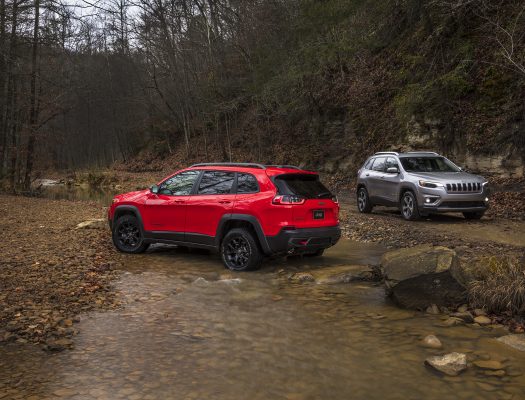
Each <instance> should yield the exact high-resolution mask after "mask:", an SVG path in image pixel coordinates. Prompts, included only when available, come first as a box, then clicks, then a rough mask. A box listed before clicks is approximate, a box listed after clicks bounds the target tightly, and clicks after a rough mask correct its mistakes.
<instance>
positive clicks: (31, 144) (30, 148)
mask: <svg viewBox="0 0 525 400" xmlns="http://www.w3.org/2000/svg"><path fill="white" fill-rule="evenodd" d="M39 24H40V0H35V22H34V27H33V45H32V51H31V93H30V103H31V105H30V110H29V137H28V140H27V160H26V170H25V177H24V188H25V189H26V190H27V189H29V186H30V185H31V172H32V170H33V159H34V150H35V139H36V132H35V130H36V121H37V118H38V115H37V114H38V111H37V107H38V106H37V92H36V79H37V76H36V75H37V59H38V31H39Z"/></svg>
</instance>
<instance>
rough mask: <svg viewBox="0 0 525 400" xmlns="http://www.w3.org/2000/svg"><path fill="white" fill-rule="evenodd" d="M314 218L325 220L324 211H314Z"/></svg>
mask: <svg viewBox="0 0 525 400" xmlns="http://www.w3.org/2000/svg"><path fill="white" fill-rule="evenodd" d="M313 217H314V219H324V210H314V211H313Z"/></svg>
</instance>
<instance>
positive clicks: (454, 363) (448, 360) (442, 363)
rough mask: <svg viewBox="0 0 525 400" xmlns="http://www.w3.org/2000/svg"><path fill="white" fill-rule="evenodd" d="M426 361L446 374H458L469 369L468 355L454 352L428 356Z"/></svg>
mask: <svg viewBox="0 0 525 400" xmlns="http://www.w3.org/2000/svg"><path fill="white" fill-rule="evenodd" d="M425 363H426V364H427V365H430V366H431V367H432V368H434V369H436V370H438V371H440V372H442V373H444V374H445V375H449V376H457V375H459V374H460V373H461V372H463V371H464V370H466V369H467V356H466V354H463V353H456V352H453V353H448V354H445V355H443V356H433V357H428V358H427V359H426V360H425Z"/></svg>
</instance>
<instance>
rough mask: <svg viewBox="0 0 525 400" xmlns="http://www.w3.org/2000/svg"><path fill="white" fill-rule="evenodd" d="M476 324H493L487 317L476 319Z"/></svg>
mask: <svg viewBox="0 0 525 400" xmlns="http://www.w3.org/2000/svg"><path fill="white" fill-rule="evenodd" d="M474 322H475V323H477V324H480V325H490V324H491V323H492V321H491V319H490V318H489V317H487V316H485V315H478V316H477V317H476V318H474Z"/></svg>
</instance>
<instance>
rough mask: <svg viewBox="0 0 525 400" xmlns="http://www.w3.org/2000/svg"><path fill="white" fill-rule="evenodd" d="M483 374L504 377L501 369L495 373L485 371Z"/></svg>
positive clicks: (503, 371)
mask: <svg viewBox="0 0 525 400" xmlns="http://www.w3.org/2000/svg"><path fill="white" fill-rule="evenodd" d="M483 374H485V375H487V376H500V377H501V376H505V370H503V369H498V370H496V371H493V370H490V369H488V370H486V371H484V372H483Z"/></svg>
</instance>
